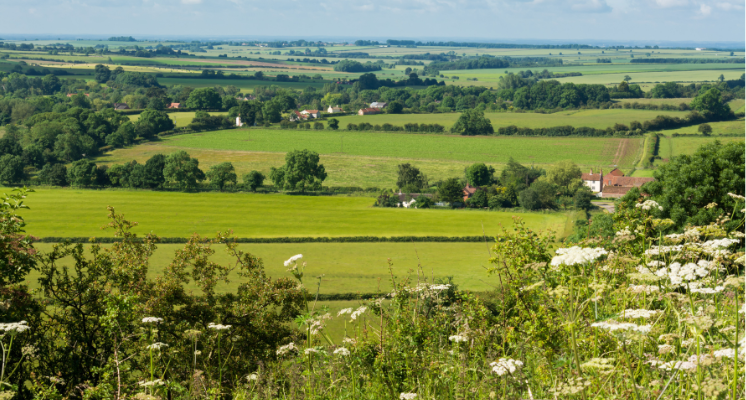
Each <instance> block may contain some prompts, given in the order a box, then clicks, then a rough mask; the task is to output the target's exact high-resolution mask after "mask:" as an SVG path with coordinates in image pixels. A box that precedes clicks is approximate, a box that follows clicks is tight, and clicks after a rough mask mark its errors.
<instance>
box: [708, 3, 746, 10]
mask: <svg viewBox="0 0 746 400" xmlns="http://www.w3.org/2000/svg"><path fill="white" fill-rule="evenodd" d="M715 7H717V8H719V9H721V10H724V11H731V10H743V5H741V4H733V3H715Z"/></svg>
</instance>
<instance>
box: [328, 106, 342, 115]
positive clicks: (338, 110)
mask: <svg viewBox="0 0 746 400" xmlns="http://www.w3.org/2000/svg"><path fill="white" fill-rule="evenodd" d="M343 111H344V110H343V109H341V108H339V107H332V106H329V108H327V109H326V112H328V113H329V114H336V113H341V112H343Z"/></svg>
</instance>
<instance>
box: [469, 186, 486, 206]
mask: <svg viewBox="0 0 746 400" xmlns="http://www.w3.org/2000/svg"><path fill="white" fill-rule="evenodd" d="M488 202H489V197H488V196H487V191H486V190H477V191H476V192H474V194H473V195H472V196H471V197H470V198H469V200H468V201H467V204H468V205H469V207H471V208H485V207H487V206H488Z"/></svg>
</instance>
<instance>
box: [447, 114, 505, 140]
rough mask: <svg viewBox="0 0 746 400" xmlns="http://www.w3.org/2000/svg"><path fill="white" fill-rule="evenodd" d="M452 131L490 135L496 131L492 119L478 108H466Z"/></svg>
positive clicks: (464, 133) (462, 133) (463, 133)
mask: <svg viewBox="0 0 746 400" xmlns="http://www.w3.org/2000/svg"><path fill="white" fill-rule="evenodd" d="M451 132H453V133H458V134H459V135H469V136H471V135H490V134H493V133H495V130H494V128H492V124H491V123H490V120H489V119H487V118H485V117H484V112H483V111H481V110H478V109H471V110H465V111H464V112H463V113H462V114H461V116H460V117H459V118H458V120H457V121H456V123H455V124H453V127H452V128H451Z"/></svg>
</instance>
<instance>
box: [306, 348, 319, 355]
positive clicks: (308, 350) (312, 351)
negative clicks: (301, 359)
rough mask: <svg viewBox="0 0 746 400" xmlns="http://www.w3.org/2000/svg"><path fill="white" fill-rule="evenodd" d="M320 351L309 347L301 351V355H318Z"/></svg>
mask: <svg viewBox="0 0 746 400" xmlns="http://www.w3.org/2000/svg"><path fill="white" fill-rule="evenodd" d="M319 353H320V351H319V349H317V348H316V347H309V348H307V349H305V350H303V354H305V355H309V354H319Z"/></svg>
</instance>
